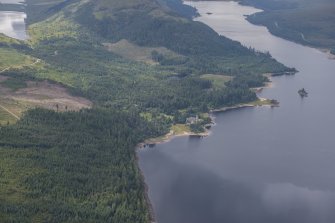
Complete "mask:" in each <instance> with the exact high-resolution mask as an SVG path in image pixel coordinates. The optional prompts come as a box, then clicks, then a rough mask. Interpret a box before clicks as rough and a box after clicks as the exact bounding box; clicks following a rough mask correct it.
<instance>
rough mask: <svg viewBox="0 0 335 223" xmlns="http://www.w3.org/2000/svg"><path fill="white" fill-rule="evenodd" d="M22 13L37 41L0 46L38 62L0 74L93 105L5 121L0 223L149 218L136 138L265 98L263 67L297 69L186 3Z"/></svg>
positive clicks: (113, 3)
mask: <svg viewBox="0 0 335 223" xmlns="http://www.w3.org/2000/svg"><path fill="white" fill-rule="evenodd" d="M25 10H26V12H27V15H28V18H27V22H28V25H29V28H28V31H29V36H30V39H29V40H28V41H16V40H12V39H9V38H7V37H1V38H0V40H1V43H0V44H1V45H0V50H6V52H7V51H8V50H10V51H11V52H12V53H13V55H16V56H22V57H28V58H30V59H31V60H32V61H35V60H36V61H37V62H39V63H30V64H33V65H31V66H24V67H18V66H13V67H11V68H10V69H5V70H4V71H3V72H2V73H1V75H2V76H5V77H7V78H12V79H15V80H16V83H23V84H21V85H17V88H20V87H22V86H24V83H25V82H27V81H32V80H33V81H43V80H49V81H50V82H52V83H57V84H60V85H62V86H64V87H66V88H67V89H68V91H69V92H71V94H73V95H75V96H81V97H85V98H87V99H89V100H91V101H92V102H93V108H91V109H83V110H81V111H78V112H74V111H65V112H57V111H51V110H46V109H41V108H36V109H31V110H28V111H26V112H25V113H24V115H23V116H22V117H21V119H20V120H19V121H17V123H16V124H13V125H10V124H8V125H2V126H1V127H0V154H1V156H0V157H1V163H0V176H1V177H0V222H20V223H21V222H125V223H126V222H129V223H130V222H149V220H150V216H149V211H148V204H147V201H146V200H145V189H144V186H143V179H142V178H141V174H140V173H139V170H138V167H137V164H136V153H135V147H136V145H137V144H138V143H140V142H143V141H144V140H145V139H148V138H153V137H157V136H161V135H164V134H166V133H168V132H169V131H170V128H171V126H173V125H174V124H185V121H186V118H187V117H190V116H194V115H197V114H203V113H206V112H208V111H209V110H210V109H214V108H220V107H224V106H231V105H235V104H239V103H245V102H250V101H254V100H257V97H256V94H255V93H254V92H253V91H252V90H250V88H253V87H259V86H262V85H263V84H264V82H266V81H267V78H266V77H264V76H263V74H265V73H283V72H287V71H294V69H290V68H287V67H285V66H283V65H282V64H280V63H278V62H276V61H275V60H274V59H273V58H271V55H269V54H264V53H260V52H256V51H254V50H253V49H247V48H245V47H243V46H242V45H241V44H239V43H238V42H234V41H232V40H229V39H227V38H225V37H222V36H219V35H218V34H217V33H215V32H214V31H213V30H212V29H210V28H209V27H207V26H205V25H203V24H201V23H198V22H193V21H192V20H191V18H192V17H193V16H196V10H195V9H194V8H191V7H188V6H184V5H182V2H181V1H179V0H159V1H156V0H124V1H119V0H94V1H93V0H92V1H80V0H66V1H64V0H56V1H48V0H27V7H26V9H25ZM120 46H121V47H120ZM129 49H138V50H137V51H138V52H137V51H136V52H135V51H134V52H132V54H134V55H135V56H134V55H130V56H129V55H128V54H127V53H129V52H128V51H129ZM136 55H140V56H141V57H140V56H136ZM139 58H140V59H139ZM142 58H145V59H142ZM209 74H210V76H209ZM208 77H210V78H208ZM222 80H225V81H222ZM19 81H21V82H19ZM193 129H194V131H201V130H202V128H201V126H200V129H199V126H193Z"/></svg>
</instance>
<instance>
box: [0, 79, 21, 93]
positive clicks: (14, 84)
mask: <svg viewBox="0 0 335 223" xmlns="http://www.w3.org/2000/svg"><path fill="white" fill-rule="evenodd" d="M0 84H1V85H2V86H4V87H7V88H10V89H12V90H14V91H16V90H18V89H20V88H25V87H27V84H26V82H25V81H24V79H21V78H8V79H7V80H5V81H3V82H1V83H0Z"/></svg>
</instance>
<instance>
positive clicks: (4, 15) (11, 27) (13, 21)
mask: <svg viewBox="0 0 335 223" xmlns="http://www.w3.org/2000/svg"><path fill="white" fill-rule="evenodd" d="M25 19H26V14H25V13H23V12H7V11H0V33H3V34H5V35H7V36H10V37H13V38H16V39H21V40H25V39H27V34H26V25H25Z"/></svg>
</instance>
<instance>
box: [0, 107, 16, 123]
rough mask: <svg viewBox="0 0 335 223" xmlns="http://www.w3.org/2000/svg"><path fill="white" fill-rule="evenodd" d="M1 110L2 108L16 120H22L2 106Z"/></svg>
mask: <svg viewBox="0 0 335 223" xmlns="http://www.w3.org/2000/svg"><path fill="white" fill-rule="evenodd" d="M0 108H2V109H3V110H5V111H6V112H8V113H9V114H11V115H12V116H13V117H14V118H16V119H17V120H20V117H19V116H17V115H15V114H14V113H13V112H11V111H10V110H9V109H8V108H6V107H4V106H2V105H0Z"/></svg>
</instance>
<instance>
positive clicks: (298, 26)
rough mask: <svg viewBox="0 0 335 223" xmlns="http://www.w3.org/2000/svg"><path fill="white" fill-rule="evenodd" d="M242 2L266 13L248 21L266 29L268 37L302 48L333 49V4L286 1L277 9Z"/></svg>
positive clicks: (256, 0)
mask: <svg viewBox="0 0 335 223" xmlns="http://www.w3.org/2000/svg"><path fill="white" fill-rule="evenodd" d="M245 2H246V3H248V4H253V5H256V6H258V7H260V8H263V9H265V12H262V13H258V14H256V15H255V16H250V17H249V21H251V22H253V23H255V24H262V25H265V26H267V27H268V29H269V30H270V31H271V33H273V34H275V35H278V36H280V37H283V38H286V39H289V40H293V41H296V42H299V43H302V44H305V45H310V46H314V47H319V48H328V49H335V31H334V30H335V29H334V24H335V3H334V2H333V1H329V0H321V1H310V0H286V1H283V2H281V3H282V4H281V5H277V6H274V4H273V3H272V2H271V1H270V2H267V3H266V4H265V3H264V2H265V1H263V0H246V1H245ZM285 3H286V4H285Z"/></svg>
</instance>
